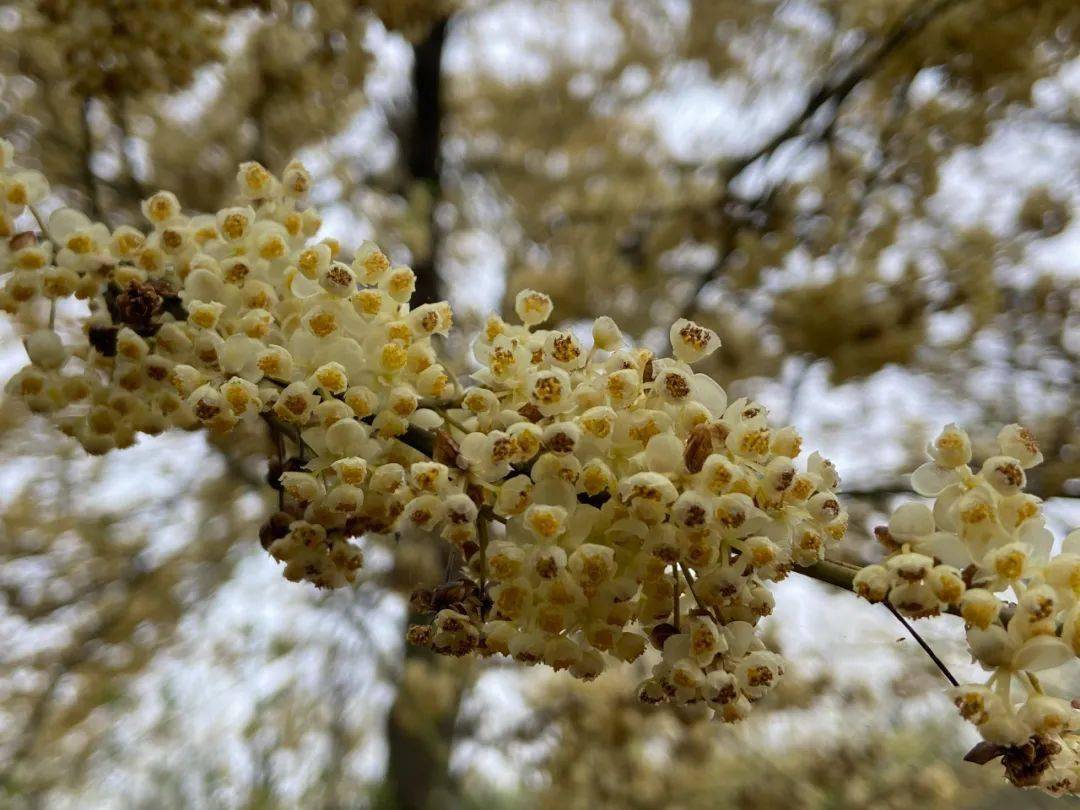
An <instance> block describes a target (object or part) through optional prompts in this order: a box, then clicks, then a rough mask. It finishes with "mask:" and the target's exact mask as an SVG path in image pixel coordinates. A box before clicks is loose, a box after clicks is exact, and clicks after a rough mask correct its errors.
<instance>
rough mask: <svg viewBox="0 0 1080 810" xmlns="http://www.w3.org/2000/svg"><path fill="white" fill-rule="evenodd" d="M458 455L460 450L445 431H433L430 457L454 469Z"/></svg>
mask: <svg viewBox="0 0 1080 810" xmlns="http://www.w3.org/2000/svg"><path fill="white" fill-rule="evenodd" d="M460 453H461V448H460V447H458V443H457V442H455V441H454V439H453V437H451V435H450V434H449V433H448V432H447V431H445V430H442V429H439V430H436V431H435V447H434V448H433V450H432V452H431V457H432V458H433V459H434V460H435V461H438V462H439V463H440V464H445V465H446V466H447V467H451V468H454V469H456V468H457V465H458V456H459V455H460Z"/></svg>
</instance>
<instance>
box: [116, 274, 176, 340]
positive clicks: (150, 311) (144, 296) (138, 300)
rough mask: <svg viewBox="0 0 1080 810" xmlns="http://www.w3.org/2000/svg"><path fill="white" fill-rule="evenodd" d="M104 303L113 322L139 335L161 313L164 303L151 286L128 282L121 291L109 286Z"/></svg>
mask: <svg viewBox="0 0 1080 810" xmlns="http://www.w3.org/2000/svg"><path fill="white" fill-rule="evenodd" d="M105 303H106V305H108V307H109V314H110V315H112V318H113V321H114V322H117V323H124V324H127V325H128V326H130V327H131V328H132V329H134V330H135V331H136V332H138V333H140V334H141V331H140V330H145V329H146V328H147V327H149V326H150V324H151V321H152V320H153V318H154V316H155V315H157V314H158V313H159V312H160V311H161V305H162V304H163V303H164V301H163V299H162V297H161V295H160V294H159V293H158V291H157V290H156V289H155V288H154V285H153V284H150V283H142V282H139V281H130V282H128V285H127V288H126V289H124V290H123V291H121V290H119V288H118V287H117V286H116V285H115V284H110V285H109V289H108V290H107V291H106V295H105Z"/></svg>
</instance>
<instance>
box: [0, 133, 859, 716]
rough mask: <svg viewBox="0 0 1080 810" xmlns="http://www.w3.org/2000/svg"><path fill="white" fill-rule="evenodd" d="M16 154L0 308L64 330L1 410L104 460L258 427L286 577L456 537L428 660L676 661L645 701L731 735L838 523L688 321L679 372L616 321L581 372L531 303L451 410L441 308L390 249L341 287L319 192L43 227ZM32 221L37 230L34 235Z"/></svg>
mask: <svg viewBox="0 0 1080 810" xmlns="http://www.w3.org/2000/svg"><path fill="white" fill-rule="evenodd" d="M3 150H4V151H3V167H2V169H0V188H2V191H3V198H4V200H5V207H4V216H3V225H4V230H5V235H6V236H7V237H8V239H7V242H6V244H5V245H4V247H3V248H2V250H3V254H2V258H0V262H2V264H0V266H2V268H3V269H4V270H5V271H8V272H7V276H8V277H7V279H6V281H5V283H4V286H3V289H2V291H0V306H2V308H4V309H6V310H8V311H10V312H17V313H21V314H22V315H23V317H24V320H30V319H32V318H33V317H34V316H35V315H37V316H41V315H42V314H43V312H40V310H43V308H44V306H45V305H44V303H43V302H44V301H47V302H48V308H49V313H50V316H49V321H50V326H49V327H48V328H43V329H38V330H36V331H33V332H32V333H31V334H30V335H29V337H28V338H27V340H26V348H27V352H28V354H29V357H30V361H31V363H30V365H29V366H27V367H26V368H25V369H23V370H22V371H20V372H19V373H17V374H16V375H15V376H14V377H13V378H12V380H11V381H10V383H9V386H8V389H9V391H11V392H13V393H14V394H16V395H18V396H20V397H21V398H22V399H23V400H24V401H25V402H26V403H27V404H28V405H29V406H30V407H31V408H32V409H34V410H35V411H38V412H42V413H47V414H50V415H51V416H52V418H53V419H55V420H56V421H57V423H58V424H59V425H60V426H61V427H62V429H63V430H64V431H65V432H67V433H68V434H69V435H72V436H74V437H75V438H77V439H78V440H79V441H80V442H81V443H82V444H83V445H84V446H85V447H86V448H87V450H89V451H90V452H93V453H101V452H105V451H107V450H110V449H112V448H114V447H124V446H126V445H129V444H131V443H132V442H133V441H134V440H135V436H136V434H137V433H139V432H143V433H151V434H153V433H158V432H160V431H162V430H164V429H166V428H167V427H171V426H176V427H182V428H195V427H200V426H202V427H205V428H206V429H208V430H210V431H215V432H227V431H230V430H233V429H234V428H243V427H245V426H248V425H258V424H260V423H265V424H266V425H267V426H268V427H269V430H270V433H271V436H272V437H273V438H274V440H275V448H276V451H274V452H272V458H271V461H270V475H269V480H270V482H271V485H272V486H274V487H275V488H276V489H277V490H278V493H279V503H280V510H279V511H278V512H277V513H276V514H275V515H273V516H272V517H271V518H270V520H269V521H268V522H267V523H266V524H265V525H264V527H263V530H262V534H261V540H262V542H263V545H264V547H265V548H267V549H268V551H269V552H270V553H271V554H272V555H273V556H274V557H275V558H277V559H278V560H281V561H284V562H285V563H286V567H285V575H286V577H288V578H290V579H294V580H296V579H306V580H309V581H311V582H313V583H315V584H316V585H318V586H320V587H336V586H340V585H343V584H345V583H347V582H351V581H353V580H354V579H355V577H356V571H357V569H358V568H359V566H360V564H361V554H360V550H359V549H358V548H357V547H356V546H354V545H353V544H352V542H351V540H352V539H353V538H356V537H358V536H360V535H363V534H369V535H389V534H393V533H396V532H413V531H419V532H424V533H438V534H439V535H440V536H441V537H442V538H444V539H446V540H447V541H448V542H449V543H450V544H451V545H452V547H453V548H454V549H455V552H454V553H455V554H456V555H458V558H459V559H460V561H461V564H462V569H461V570H462V578H461V579H460V580H456V581H452V582H448V583H446V584H444V585H443V586H441V587H439V588H437V589H435V590H434V591H428V590H420V591H418V592H417V593H416V594H415V595H414V599H413V601H414V606H417V607H421V608H423V609H424V610H426V611H429V612H431V613H432V614H433V615H434V617H433V621H432V624H431V625H430V626H425V625H418V626H415V627H413V628H412V629H411V630H410V638H411V640H413V641H414V642H417V643H424V644H428V645H430V646H431V647H433V648H434V649H435V650H437V651H439V652H442V653H447V654H452V655H461V654H464V653H467V652H470V651H474V650H475V651H478V652H481V653H494V652H500V653H504V654H509V655H512V656H514V657H515V658H516V659H518V660H521V661H528V662H540V661H543V662H546V663H548V664H550V665H551V666H553V667H556V668H558V669H569V670H570V671H572V672H573V673H574V674H576V675H578V676H580V677H582V678H585V679H588V678H591V677H594V676H595V675H597V674H599V672H601V671H602V670H603V668H604V666H605V656H609V657H613V658H615V659H619V660H624V661H630V660H633V659H636V658H637V657H638V656H640V655H641V654H642V653H643V652H644V650H645V649H646V647H647V646H648V644H649V642H650V641H651V642H652V644H653V646H655V647H656V648H658V649H659V650H661V651H662V657H661V660H660V663H658V664H657V666H656V668H655V670H654V673H653V676H652V677H651V678H650V679H649V680H648V681H646V682H645V683H644V684H643V685H642V687H641V690H640V694H641V697H642V699H644V700H647V701H660V700H674V701H677V702H679V703H685V704H696V705H698V706H699V707H700V708H701V710H702V711H708V709H709V708H710V707H711V708H713V709H715V710H716V711H717V713H718V714H719V716H721V717H724V718H726V719H736V718H738V717H741V716H743V715H745V714H746V712H747V711H748V709H749V705H750V702H751V701H752V700H755V699H757V698H758V697H760V696H761V695H763V694H764V693H765V691H766V690H767V689H768V688H769V687H770V686H772V685H774V684H775V683H776V681H777V679H778V677H779V675H780V673H781V665H780V660H779V658H778V657H777V656H775V655H773V654H772V653H770V652H768V651H766V650H765V649H764V646H763V644H762V643H761V641H760V640H759V639H758V638H757V637H756V636H755V633H754V625H755V624H756V622H757V621H758V619H759V618H760V617H762V616H765V615H768V614H769V613H770V612H771V610H772V607H773V597H772V594H771V593H770V592H769V590H768V589H767V588H766V587H765V584H764V583H765V582H766V581H769V580H776V579H780V578H783V577H784V576H786V574H787V573H788V571H789V570H790V569H791V567H792V566H793V565H810V564H813V563H815V562H817V561H819V560H821V559H823V557H824V554H825V550H826V548H827V547H828V546H830V545H831V544H833V543H835V542H837V541H838V540H839V539H840V538H842V537H843V536H844V533H845V531H846V528H847V515H846V513H845V512H844V511H843V510H842V509H841V507H840V504H839V502H838V500H837V498H836V496H835V495H834V494H833V491H834V490H835V488H836V487H837V485H838V483H839V482H838V478H837V476H836V472H835V470H834V468H833V467H832V465H831V464H829V463H828V462H827V461H825V460H824V459H822V458H821V457H819V456H818V455H817V454H814V455H813V456H811V457H810V459H809V461H808V463H807V465H806V467H805V469H802V470H800V469H799V468H798V467H797V466H796V463H795V458H796V457H797V456H798V455H799V453H800V444H801V440H800V438H799V436H798V435H797V434H796V433H795V431H794V430H793V429H792V428H782V429H773V428H770V427H769V426H768V424H767V421H766V413H765V410H764V408H763V407H761V406H760V405H757V404H755V403H752V402H748V401H747V400H738V401H735V402H732V403H728V401H727V397H726V395H725V393H724V391H723V390H722V389H721V388H720V386H718V385H717V384H716V383H715V382H714V381H713V380H711V379H709V378H708V377H706V376H705V375H702V374H699V373H695V372H694V371H693V370H692V369H691V364H692V363H694V362H697V361H699V360H701V359H703V358H704V357H706V356H708V355H709V354H711V353H712V352H713V351H715V349H716V348H717V346H718V345H719V340H718V338H717V337H716V335H715V334H714V333H713V332H711V331H710V330H708V329H704V328H702V327H700V326H697V325H696V324H693V323H691V322H689V321H685V320H682V321H679V322H678V323H676V324H675V325H674V327H673V328H672V330H671V333H670V339H671V343H672V346H673V350H674V357H673V358H667V359H662V358H658V357H654V356H653V354H652V353H651V352H649V351H647V350H643V349H632V348H628V347H627V346H626V345H625V344H624V340H623V336H622V334H621V332H620V330H619V328H618V327H617V326H616V325H615V323H614V322H613V321H611V319H610V318H600V319H598V320H597V321H596V322H595V324H594V326H593V330H592V346H591V347H589V348H586V347H585V346H584V345H583V344H582V343H581V341H580V339H579V337H578V336H577V335H575V334H574V333H573V332H569V331H565V332H564V331H556V330H546V329H542V328H539V327H540V325H541V324H543V323H544V322H545V321H546V320H547V319H548V318H549V317H550V315H551V308H552V305H551V301H550V299H549V298H548V297H547V296H545V295H543V294H541V293H537V292H534V291H525V292H523V293H521V295H519V296H518V298H517V302H516V304H517V305H516V309H517V314H518V316H519V318H520V320H521V322H522V323H521V325H511V324H508V323H505V322H504V321H502V320H501V319H499V318H497V317H493V318H491V319H490V320H489V321H488V323H487V325H486V328H485V329H484V330H483V332H482V333H481V334H480V335H478V337H477V339H476V341H475V344H474V347H473V348H474V354H475V357H476V359H477V361H478V363H479V366H480V367H479V370H478V371H476V373H475V374H474V375H473V377H474V381H475V383H476V385H475V386H474V387H471V388H468V389H467V390H461V388H460V387H459V384H458V383H457V381H456V380H455V379H454V378H453V376H452V375H451V374H450V373H449V372H448V371H447V369H446V368H445V367H444V365H443V364H442V363H440V362H439V358H438V355H437V351H436V348H435V345H434V343H433V341H432V336H433V335H444V334H446V333H447V332H448V330H449V329H450V327H451V320H452V319H451V313H450V310H449V307H448V306H447V305H446V304H445V303H440V304H432V305H425V306H420V307H416V308H414V309H413V308H410V307H409V299H410V296H411V294H412V292H413V289H414V285H415V277H414V275H413V273H412V271H411V270H409V269H408V268H406V267H395V266H392V265H391V263H390V262H389V261H388V260H387V258H386V257H385V255H384V254H383V253H381V252H380V251H379V250H378V248H376V247H375V246H374V245H371V244H365V245H363V246H362V247H361V248H360V249H359V251H358V252H357V254H356V255H355V257H354V258H353V261H352V262H351V263H349V264H346V263H344V262H343V261H340V260H339V259H338V254H339V248H338V245H337V243H336V242H334V241H333V240H330V239H323V240H321V241H313V236H314V234H315V232H316V231H317V230H318V228H319V224H320V221H319V217H318V215H317V214H316V213H315V212H314V211H313V210H311V209H306V208H304V207H303V200H304V198H305V193H306V191H307V189H308V186H309V184H310V178H309V177H308V174H307V173H306V172H305V171H304V169H303V167H301V166H299V165H297V164H292V165H290V166H289V167H288V168H287V169H286V170H285V172H284V174H283V176H282V177H281V178H280V179H279V178H277V177H275V176H273V175H272V174H270V173H269V172H268V171H267V170H266V169H265V168H263V167H262V166H260V165H258V164H253V163H249V164H245V165H243V166H242V167H241V168H240V172H239V176H238V179H239V184H240V192H241V197H242V198H243V199H242V201H241V204H239V205H237V206H234V207H229V208H226V209H224V210H221V211H219V212H217V214H215V215H198V216H187V215H185V214H184V213H183V212H182V210H181V207H180V204H179V202H178V201H177V200H176V198H175V197H174V196H173V195H172V194H169V193H167V192H159V193H157V194H155V195H153V196H152V197H151V198H150V199H148V200H147V201H146V203H145V204H144V209H143V210H144V213H145V215H146V217H147V219H148V220H149V222H150V226H151V227H150V229H149V232H148V233H143V232H141V231H138V230H136V229H134V228H130V227H121V228H118V229H116V230H115V231H110V230H109V229H108V228H107V227H105V226H104V225H102V224H99V223H92V222H90V221H89V220H88V219H87V218H86V217H84V216H83V215H81V214H79V213H77V212H75V211H72V210H69V209H60V210H58V211H57V212H55V213H54V214H53V215H52V216H51V217H50V218H49V222H48V224H47V225H46V224H45V223H44V222H43V221H42V220H41V218H40V216H39V215H38V211H37V208H36V204H37V203H38V202H40V201H41V200H42V199H43V198H44V197H45V196H46V194H47V193H48V188H47V185H46V184H45V181H44V179H43V178H42V177H41V176H40V175H38V174H35V173H32V172H25V171H20V170H19V169H18V168H16V167H14V166H13V165H12V163H11V149H10V147H9V146H7V145H5V146H4V147H3ZM27 212H29V213H27ZM31 215H32V216H34V217H36V218H37V219H38V230H39V231H40V232H35V231H34V230H27V231H23V232H17V230H16V222H17V221H18V220H20V219H25V220H29V217H30V216H31ZM69 296H74V297H75V298H77V299H81V300H82V301H85V302H86V306H88V308H89V317H87V318H86V320H85V322H84V324H83V326H84V329H83V332H82V334H79V335H77V336H70V337H68V339H67V340H65V339H64V338H62V337H61V335H60V334H59V333H58V331H57V330H56V329H54V328H53V325H52V322H53V318H54V315H55V312H56V305H57V301H58V300H59V299H63V298H67V297H69Z"/></svg>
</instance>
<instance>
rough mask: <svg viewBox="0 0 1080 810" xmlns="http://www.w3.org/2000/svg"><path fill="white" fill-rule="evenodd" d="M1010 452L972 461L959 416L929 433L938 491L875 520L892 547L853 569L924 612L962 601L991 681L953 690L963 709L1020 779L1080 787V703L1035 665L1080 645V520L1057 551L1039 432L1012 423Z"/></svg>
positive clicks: (1006, 437) (892, 599) (1007, 439)
mask: <svg viewBox="0 0 1080 810" xmlns="http://www.w3.org/2000/svg"><path fill="white" fill-rule="evenodd" d="M997 441H998V445H999V449H1000V455H996V456H991V457H990V458H988V459H986V461H985V462H983V464H982V466H981V468H980V469H979V470H978V472H974V471H973V470H972V469H971V468H970V466H969V464H970V462H971V455H972V452H971V441H970V440H969V438H968V436H967V434H966V433H965V432H964V431H963V430H961V429H960V428H958V427H956V426H955V425H949V426H947V427H946V428H945V429H944V430H943V431H942V432H941V434H940V435H939V436H938V437H937V438H936V439H935V440H934V441H933V442H932V443H931V444H930V446H929V448H928V452H929V454H930V456H931V459H932V460H931V461H929V462H927V463H926V464H924V465H922V466H921V467H919V468H918V469H917V470H916V471H915V472H914V474H913V475H912V487H913V489H914V490H915V491H916V492H917V493H918V494H920V495H923V496H926V497H930V498H934V503H933V505H932V507H931V506H927V505H925V504H923V503H915V502H912V503H906V504H904V505H902V506H901V507H899V508H898V509H896V510H895V511H894V512H893V514H892V516H891V518H890V519H889V524H888V526H882V527H879V528H878V529H877V530H876V534H877V537H878V539H879V540H880V541H881V542H882V544H883V545H885V547H886V548H887V549H888V550H889V551H890V552H891V553H890V556H889V558H888V559H887V560H886V561H885V563H884V564H883V565H871V566H867V567H865V568H863V569H862V570H861V571H860V572H859V573H858V575H856V577H855V588H856V591H857V592H858V593H859V595H860V596H862V597H864V598H866V599H868V600H870V601H872V602H879V601H883V600H886V599H887V600H888V601H889V603H890V604H891V605H892V606H893V607H895V608H896V609H897V610H899V611H900V612H902V613H904V614H906V615H908V616H912V617H915V618H920V617H924V616H932V615H936V614H937V613H940V612H942V611H946V610H947V611H951V612H955V613H958V614H959V615H960V616H962V617H963V619H964V622H965V624H966V627H967V641H968V646H969V648H970V650H971V655H972V658H973V660H975V661H976V662H978V663H979V664H980V665H981V666H982V667H983V668H984V669H985V670H987V671H989V672H990V673H991V674H990V676H989V679H988V680H987V682H986V683H985V684H967V685H962V686H959V687H957V688H955V689H953V690H952V695H953V698H954V700H955V703H956V706H957V708H958V709H959V710H960V713H961V714H962V715H963V717H964V718H965V719H967V720H969V721H970V722H972V723H974V724H975V726H976V727H977V728H978V730H979V732H980V734H981V735H982V737H983V738H984V740H986V742H987V744H988V746H987V748H986V749H985V750H986V751H989V752H991V753H992V754H993V755H995V756H996V755H1000V756H1002V759H1003V762H1004V764H1005V768H1006V774H1007V776H1008V777H1009V778H1010V779H1011V780H1012V781H1013V782H1015V783H1016V784H1019V785H1023V786H1037V787H1040V788H1043V789H1044V790H1048V791H1050V792H1052V793H1064V792H1076V791H1077V789H1078V788H1080V736H1078V735H1077V734H1076V732H1077V731H1080V709H1078V708H1077V707H1076V706H1075V705H1074V704H1073V703H1070V701H1069V700H1066V699H1064V698H1061V697H1053V696H1050V695H1049V694H1047V690H1046V689H1045V688H1044V685H1043V684H1042V683H1041V682H1040V681H1039V678H1038V676H1037V675H1036V674H1035V673H1036V672H1041V671H1044V670H1050V669H1054V668H1056V667H1060V666H1062V665H1064V664H1067V663H1069V662H1070V661H1072V660H1073V659H1074V658H1076V657H1077V655H1080V601H1078V597H1080V531H1074V532H1072V533H1071V534H1070V535H1068V537H1066V538H1065V541H1064V543H1063V546H1062V550H1061V553H1060V554H1057V555H1056V556H1054V555H1052V550H1053V545H1054V537H1053V535H1052V534H1051V532H1050V531H1049V530H1048V529H1047V528H1046V525H1045V524H1046V521H1045V518H1044V516H1043V511H1042V504H1041V501H1040V500H1039V499H1038V498H1036V497H1035V496H1033V495H1029V494H1027V493H1025V492H1024V488H1025V486H1026V483H1027V473H1026V471H1027V470H1029V469H1031V468H1032V467H1035V466H1036V465H1038V464H1039V463H1041V462H1042V460H1043V458H1042V453H1041V452H1040V451H1039V447H1038V445H1037V443H1036V442H1035V439H1034V437H1033V436H1032V435H1031V433H1030V432H1029V431H1028V430H1027V429H1026V428H1024V427H1021V426H1020V425H1008V426H1006V427H1005V428H1003V429H1002V430H1001V432H1000V433H999V434H998V437H997Z"/></svg>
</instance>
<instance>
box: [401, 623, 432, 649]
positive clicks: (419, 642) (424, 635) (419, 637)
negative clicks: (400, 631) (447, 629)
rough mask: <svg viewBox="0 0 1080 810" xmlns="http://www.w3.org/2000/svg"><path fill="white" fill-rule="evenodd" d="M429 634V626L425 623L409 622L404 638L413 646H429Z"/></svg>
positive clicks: (430, 634)
mask: <svg viewBox="0 0 1080 810" xmlns="http://www.w3.org/2000/svg"><path fill="white" fill-rule="evenodd" d="M431 636H432V633H431V627H430V626H429V625H426V624H411V625H409V629H408V630H407V631H406V632H405V640H406V641H407V642H409V644H412V645H413V646H414V647H430V646H431Z"/></svg>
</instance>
